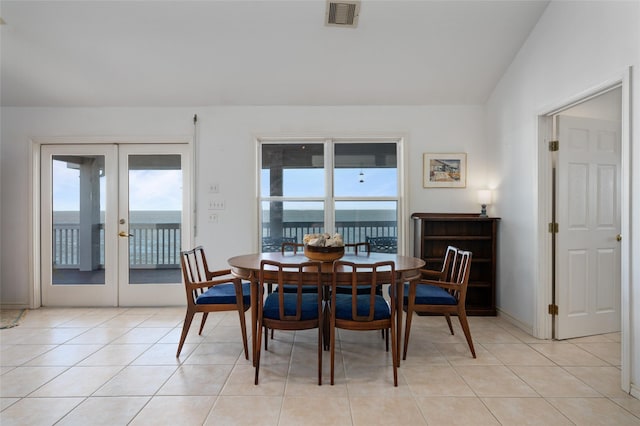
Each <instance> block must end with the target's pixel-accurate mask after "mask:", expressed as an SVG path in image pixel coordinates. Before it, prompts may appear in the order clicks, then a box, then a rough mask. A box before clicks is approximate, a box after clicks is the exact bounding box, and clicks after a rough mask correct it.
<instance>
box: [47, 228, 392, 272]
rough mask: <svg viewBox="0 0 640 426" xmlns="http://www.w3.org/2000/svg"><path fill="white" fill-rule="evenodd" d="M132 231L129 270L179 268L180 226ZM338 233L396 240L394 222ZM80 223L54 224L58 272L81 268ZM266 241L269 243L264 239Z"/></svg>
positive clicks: (266, 231)
mask: <svg viewBox="0 0 640 426" xmlns="http://www.w3.org/2000/svg"><path fill="white" fill-rule="evenodd" d="M99 231H100V232H99V234H100V265H104V227H103V225H99ZM129 232H130V233H131V234H133V236H132V237H129V267H130V268H134V269H135V268H140V269H162V268H179V267H180V250H181V248H180V241H181V229H180V224H179V223H158V224H155V223H154V224H141V223H138V224H131V225H130V226H129ZM322 232H324V224H319V223H318V222H284V223H283V224H282V235H278V236H277V237H281V236H284V237H287V239H291V240H293V241H296V242H300V243H301V242H302V239H303V238H304V235H305V234H318V233H322ZM336 232H338V233H340V234H342V237H343V239H344V242H345V243H355V242H360V241H365V240H366V237H397V236H398V226H397V223H396V222H395V221H369V222H336ZM79 236H80V226H79V225H78V224H54V226H53V263H54V266H55V268H57V269H77V268H78V267H79V266H80V265H79V258H80V255H79V249H80V246H79V243H78V242H79ZM262 236H263V238H265V239H269V238H271V237H272V236H271V228H270V227H269V223H268V222H267V223H263V228H262ZM265 241H266V240H265ZM278 250H280V245H279V244H278V245H277V247H275V246H274V247H270V246H267V245H265V246H263V251H278Z"/></svg>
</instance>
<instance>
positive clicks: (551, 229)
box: [549, 222, 559, 234]
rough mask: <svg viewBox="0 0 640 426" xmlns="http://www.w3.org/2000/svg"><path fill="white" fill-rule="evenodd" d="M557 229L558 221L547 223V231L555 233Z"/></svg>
mask: <svg viewBox="0 0 640 426" xmlns="http://www.w3.org/2000/svg"><path fill="white" fill-rule="evenodd" d="M558 230H559V227H558V222H550V223H549V233H551V234H557V233H558Z"/></svg>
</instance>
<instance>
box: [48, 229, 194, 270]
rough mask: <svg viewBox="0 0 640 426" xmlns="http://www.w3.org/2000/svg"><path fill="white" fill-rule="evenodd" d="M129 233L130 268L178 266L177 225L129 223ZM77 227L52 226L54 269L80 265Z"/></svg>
mask: <svg viewBox="0 0 640 426" xmlns="http://www.w3.org/2000/svg"><path fill="white" fill-rule="evenodd" d="M129 232H130V233H131V234H133V236H131V237H129V268H133V269H136V268H140V269H164V268H179V267H180V250H181V248H180V241H181V239H182V237H181V230H180V224H179V223H157V224H156V223H152V224H147V223H132V224H131V225H130V226H129ZM99 233H100V261H99V262H100V265H104V226H103V225H102V224H100V225H99ZM79 237H80V226H79V225H78V224H63V225H62V224H54V226H53V264H54V266H55V268H57V269H77V268H78V267H79V266H80V264H79V258H80V255H79V253H80V252H79V250H80V245H79V243H78V241H79Z"/></svg>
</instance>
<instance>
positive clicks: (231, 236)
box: [0, 106, 488, 305]
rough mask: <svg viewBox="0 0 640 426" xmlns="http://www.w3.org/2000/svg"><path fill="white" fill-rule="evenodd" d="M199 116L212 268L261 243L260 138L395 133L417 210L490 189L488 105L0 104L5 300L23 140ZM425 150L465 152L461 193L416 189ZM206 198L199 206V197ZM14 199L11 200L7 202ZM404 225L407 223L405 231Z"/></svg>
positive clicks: (177, 125) (19, 244)
mask: <svg viewBox="0 0 640 426" xmlns="http://www.w3.org/2000/svg"><path fill="white" fill-rule="evenodd" d="M194 114H197V115H198V123H199V124H198V126H199V128H198V129H199V130H198V137H197V140H198V145H199V153H198V154H199V156H198V176H197V180H198V182H199V189H198V193H197V198H198V199H199V200H200V201H201V204H203V205H205V206H206V200H207V198H208V197H209V194H208V193H207V189H206V188H207V184H208V183H214V182H215V183H218V184H220V194H219V197H221V198H224V199H225V201H226V209H225V210H224V211H222V212H220V213H219V223H218V224H209V223H208V222H207V220H206V216H207V210H206V208H200V209H199V211H198V213H197V222H198V224H199V228H198V235H197V239H196V241H195V243H196V244H202V245H204V246H205V247H206V248H207V251H208V252H210V253H211V257H212V259H213V262H212V263H213V265H212V266H214V267H222V266H226V259H227V258H229V257H231V256H233V255H237V254H241V253H246V252H250V251H254V250H256V249H257V243H258V241H257V232H258V231H257V229H258V228H257V223H258V222H257V211H256V205H257V203H256V193H255V176H256V171H255V167H256V161H255V155H256V144H255V137H256V136H260V135H266V136H278V135H282V136H292V135H296V136H328V137H340V136H367V135H369V136H376V135H386V136H401V137H404V138H405V141H406V150H407V156H406V157H407V166H408V176H409V179H408V180H409V189H408V191H409V193H408V200H409V205H408V211H407V212H405V215H404V218H403V219H404V220H405V221H406V223H407V224H409V222H410V220H409V216H410V214H411V213H413V212H447V211H449V212H478V211H479V205H478V204H477V203H476V191H475V190H476V189H477V188H478V187H483V186H485V185H486V180H485V177H486V174H487V170H488V167H487V161H488V159H487V158H486V149H485V148H486V141H485V135H484V133H485V130H484V119H485V118H484V108H483V107H481V106H434V107H206V108H202V107H198V108H160V109H154V108H3V109H2V134H1V136H2V151H1V158H2V164H1V169H0V171H1V173H2V174H1V193H2V212H1V215H0V217H1V219H2V222H1V224H2V228H1V230H2V238H1V239H0V241H1V251H2V253H3V256H2V263H1V269H0V273H1V279H0V283H1V293H0V296H1V303H2V304H3V305H6V304H17V305H28V303H29V300H28V299H29V281H28V280H29V276H28V274H27V270H28V262H29V252H28V246H29V244H28V241H27V240H26V238H25V236H27V235H29V224H28V217H29V214H30V212H29V189H30V188H29V186H28V184H29V161H30V159H29V145H30V138H34V137H56V136H70V137H74V138H75V139H74V140H77V137H82V136H86V137H108V136H114V137H131V138H132V140H135V137H136V136H140V137H150V136H159V137H174V136H183V135H192V134H193V115H194ZM423 152H467V160H468V170H467V188H466V189H424V188H422V154H423ZM203 200H204V203H202V201H203ZM9 201H10V202H9ZM409 229H410V228H409Z"/></svg>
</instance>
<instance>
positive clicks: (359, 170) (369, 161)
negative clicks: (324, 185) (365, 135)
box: [333, 143, 398, 197]
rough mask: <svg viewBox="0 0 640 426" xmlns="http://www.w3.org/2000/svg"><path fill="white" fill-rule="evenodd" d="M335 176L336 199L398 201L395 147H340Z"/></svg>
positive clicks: (337, 152)
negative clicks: (388, 198)
mask: <svg viewBox="0 0 640 426" xmlns="http://www.w3.org/2000/svg"><path fill="white" fill-rule="evenodd" d="M333 173H334V183H333V184H334V196H336V197H395V196H397V195H398V165H397V156H396V144H395V143H337V144H336V145H335V167H334V170H333Z"/></svg>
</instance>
